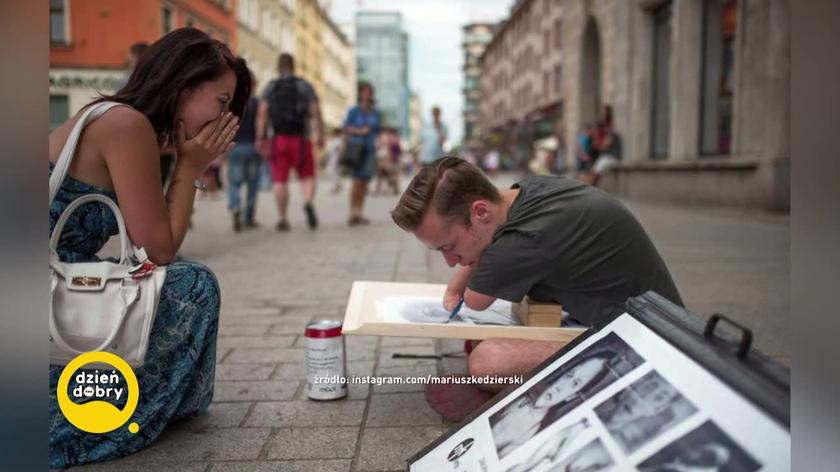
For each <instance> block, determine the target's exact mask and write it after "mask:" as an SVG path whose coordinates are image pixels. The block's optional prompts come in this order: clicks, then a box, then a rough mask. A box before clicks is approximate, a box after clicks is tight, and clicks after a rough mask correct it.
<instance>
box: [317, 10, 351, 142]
mask: <svg viewBox="0 0 840 472" xmlns="http://www.w3.org/2000/svg"><path fill="white" fill-rule="evenodd" d="M322 11H324V10H322ZM323 22H324V27H323V28H322V29H321V43H322V44H323V46H324V55H323V61H322V64H321V77H322V80H323V89H322V91H321V114H322V115H323V117H324V124H325V126H327V127H329V128H338V127H341V126H342V125H343V124H344V118H345V116H347V111H348V110H349V108H350V106H351V105H353V104H354V103H356V48H355V47H354V46H353V44H352V43H351V42H350V40H349V39H347V37H346V36H345V35H344V33H343V32H342V31H341V29H339V28H338V26H337V25H336V24H335V23H334V22H333V21H332V19H330V17H329V16H327V15H326V13H325V14H324V17H323Z"/></svg>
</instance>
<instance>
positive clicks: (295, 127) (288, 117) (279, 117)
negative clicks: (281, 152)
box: [268, 77, 309, 136]
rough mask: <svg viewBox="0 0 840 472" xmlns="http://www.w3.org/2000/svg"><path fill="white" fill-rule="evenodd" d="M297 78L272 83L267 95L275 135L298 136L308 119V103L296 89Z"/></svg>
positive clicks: (286, 78) (285, 78) (284, 78)
mask: <svg viewBox="0 0 840 472" xmlns="http://www.w3.org/2000/svg"><path fill="white" fill-rule="evenodd" d="M298 80H300V79H298V78H297V77H283V78H281V79H277V80H275V81H274V86H273V87H272V88H271V91H270V92H269V95H268V110H269V114H270V115H271V123H272V125H273V126H274V134H275V135H295V136H300V135H302V134H303V130H304V129H305V125H306V120H307V118H308V113H307V111H308V110H307V108H308V105H309V103H308V102H307V100H306V97H305V96H304V95H303V93H301V91H300V89H299V88H298Z"/></svg>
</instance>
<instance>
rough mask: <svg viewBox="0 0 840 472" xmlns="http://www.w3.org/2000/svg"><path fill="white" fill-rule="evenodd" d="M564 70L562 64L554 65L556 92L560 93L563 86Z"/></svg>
mask: <svg viewBox="0 0 840 472" xmlns="http://www.w3.org/2000/svg"><path fill="white" fill-rule="evenodd" d="M562 71H563V69H562V67H561V66H559V65H556V66H554V93H560V90H561V88H562V87H560V84H561V81H562V80H563V76H562Z"/></svg>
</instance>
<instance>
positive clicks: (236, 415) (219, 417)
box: [172, 402, 251, 429]
mask: <svg viewBox="0 0 840 472" xmlns="http://www.w3.org/2000/svg"><path fill="white" fill-rule="evenodd" d="M250 408H251V404H250V403H244V402H243V403H216V402H214V403H211V404H210V407H209V408H208V409H207V411H205V412H204V413H202V414H200V415H198V416H196V417H194V418H189V419H185V420H181V421H178V422H177V423H174V424H172V427H173V428H186V429H204V428H235V427H237V426H239V424H240V423H242V420H243V419H245V415H246V414H248V409H250Z"/></svg>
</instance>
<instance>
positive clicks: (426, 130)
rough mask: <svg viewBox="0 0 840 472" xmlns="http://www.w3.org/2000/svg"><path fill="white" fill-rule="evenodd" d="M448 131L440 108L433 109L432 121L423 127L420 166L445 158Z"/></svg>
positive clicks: (434, 107)
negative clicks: (444, 149) (444, 147)
mask: <svg viewBox="0 0 840 472" xmlns="http://www.w3.org/2000/svg"><path fill="white" fill-rule="evenodd" d="M447 135H448V129H447V128H446V124H444V123H443V121H441V119H440V107H439V106H433V107H432V121H431V123H428V124H427V125H425V126H424V127H423V134H422V136H421V142H420V165H423V166H427V165H430V164H431V163H432V162H434V161H436V160H438V159H440V158H441V157H443V145H444V143H446V139H447Z"/></svg>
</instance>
